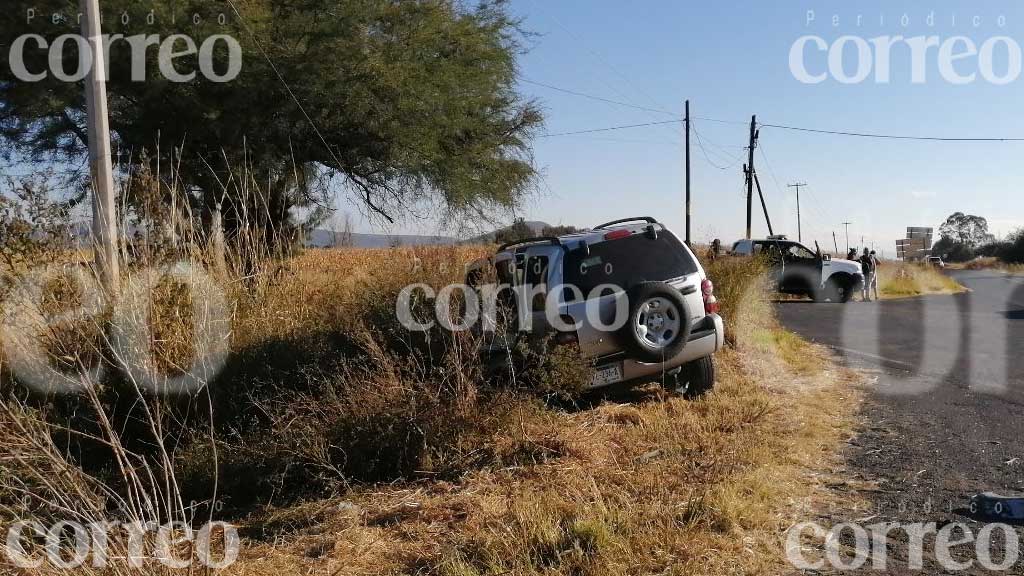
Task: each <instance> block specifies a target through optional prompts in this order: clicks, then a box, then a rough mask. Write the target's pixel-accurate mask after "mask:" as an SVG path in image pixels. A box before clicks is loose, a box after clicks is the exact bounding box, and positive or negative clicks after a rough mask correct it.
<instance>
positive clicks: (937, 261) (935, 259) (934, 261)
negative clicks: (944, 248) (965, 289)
mask: <svg viewBox="0 0 1024 576" xmlns="http://www.w3.org/2000/svg"><path fill="white" fill-rule="evenodd" d="M928 263H929V264H931V265H932V266H934V267H936V268H938V269H939V270H942V269H943V268H945V267H946V263H945V262H943V261H942V256H929V257H928Z"/></svg>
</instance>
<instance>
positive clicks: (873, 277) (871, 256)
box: [860, 248, 878, 302]
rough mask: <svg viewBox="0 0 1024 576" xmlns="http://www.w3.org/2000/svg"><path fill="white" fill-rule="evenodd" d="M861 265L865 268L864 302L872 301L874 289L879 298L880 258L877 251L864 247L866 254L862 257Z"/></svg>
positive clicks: (876, 298)
mask: <svg viewBox="0 0 1024 576" xmlns="http://www.w3.org/2000/svg"><path fill="white" fill-rule="evenodd" d="M860 265H861V267H862V268H863V269H864V294H863V300H864V302H871V290H872V289H874V292H875V300H878V258H877V257H875V252H874V250H872V251H871V252H868V249H867V248H864V255H863V256H861V257H860Z"/></svg>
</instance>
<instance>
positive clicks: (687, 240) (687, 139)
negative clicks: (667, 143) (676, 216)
mask: <svg viewBox="0 0 1024 576" xmlns="http://www.w3.org/2000/svg"><path fill="white" fill-rule="evenodd" d="M691 212H692V210H691V208H690V101H689V100H687V101H686V245H687V246H689V245H690V214H691Z"/></svg>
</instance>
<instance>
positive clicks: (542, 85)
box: [520, 78, 679, 117]
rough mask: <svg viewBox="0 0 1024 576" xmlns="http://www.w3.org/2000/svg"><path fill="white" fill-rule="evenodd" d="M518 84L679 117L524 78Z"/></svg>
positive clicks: (674, 115) (664, 111) (672, 113)
mask: <svg viewBox="0 0 1024 576" xmlns="http://www.w3.org/2000/svg"><path fill="white" fill-rule="evenodd" d="M520 82H523V83H525V84H532V85H534V86H541V87H543V88H547V89H549V90H554V91H556V92H563V93H565V94H571V95H573V96H579V97H581V98H588V99H590V100H596V101H598V102H605V103H607V104H615V105H616V106H625V107H626V108H634V109H636V110H643V111H645V112H655V113H657V114H667V115H669V116H673V117H678V116H679V115H678V114H676V113H675V112H669V111H668V110H660V109H658V108H648V107H646V106H637V105H636V104H629V103H628V102H620V101H618V100H612V99H611V98H605V97H603V96H594V95H593V94H585V93H583V92H577V91H575V90H570V89H568V88H560V87H558V86H552V85H551V84H545V83H543V82H537V81H535V80H527V79H526V78H520Z"/></svg>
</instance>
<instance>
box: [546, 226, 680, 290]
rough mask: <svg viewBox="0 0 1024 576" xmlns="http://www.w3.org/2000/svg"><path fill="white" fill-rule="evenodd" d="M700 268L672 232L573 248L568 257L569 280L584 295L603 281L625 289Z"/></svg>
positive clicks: (566, 277)
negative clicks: (587, 252)
mask: <svg viewBox="0 0 1024 576" xmlns="http://www.w3.org/2000/svg"><path fill="white" fill-rule="evenodd" d="M695 272H697V263H696V262H695V261H694V259H693V258H692V257H691V256H690V254H689V253H688V252H687V251H686V248H685V247H684V246H683V245H682V244H681V243H680V242H679V240H677V239H676V238H675V237H674V236H672V235H671V234H668V233H665V232H661V233H659V234H658V238H657V240H655V239H653V238H651V237H649V236H647V235H646V234H633V235H632V236H630V237H628V238H621V239H618V240H607V241H604V242H599V243H597V244H592V245H591V246H590V255H589V256H586V255H583V254H580V253H578V252H575V251H572V252H570V253H569V254H567V255H566V259H565V275H564V276H565V283H566V284H570V285H575V286H577V287H578V288H579V289H580V290H581V291H582V292H583V294H584V295H587V294H590V293H591V292H592V291H593V289H594V288H596V287H597V286H600V285H601V284H613V285H615V286H619V287H621V288H622V289H623V290H627V289H629V288H630V287H631V286H633V285H635V284H639V283H641V282H652V281H664V280H671V279H672V278H679V277H680V276H686V275H689V274H693V273H695Z"/></svg>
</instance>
